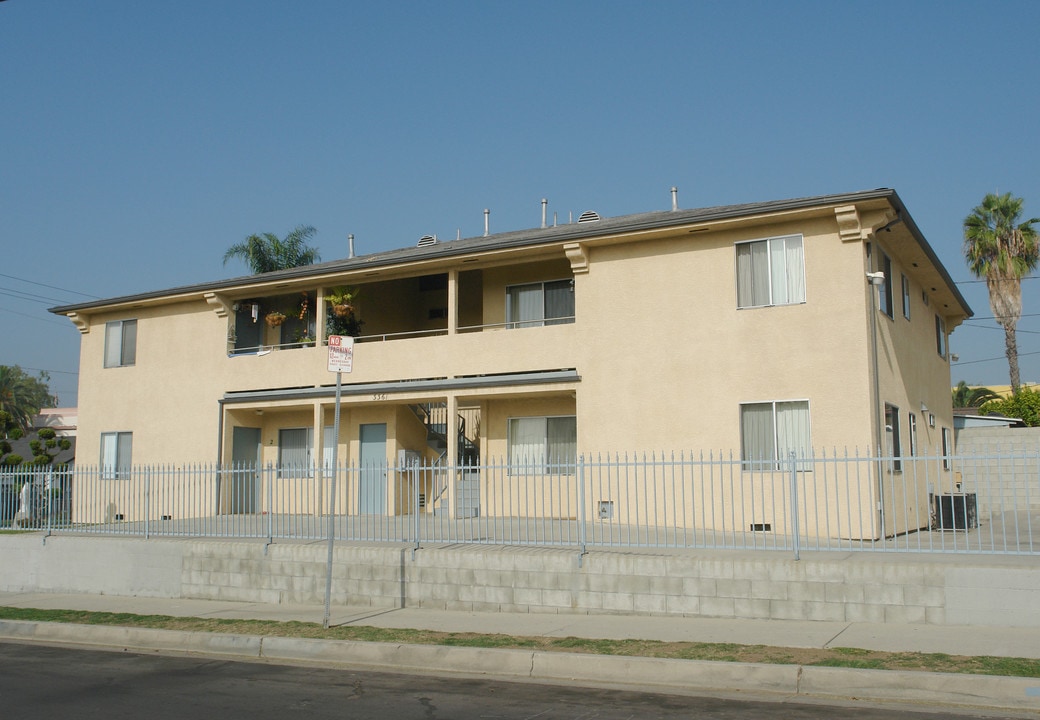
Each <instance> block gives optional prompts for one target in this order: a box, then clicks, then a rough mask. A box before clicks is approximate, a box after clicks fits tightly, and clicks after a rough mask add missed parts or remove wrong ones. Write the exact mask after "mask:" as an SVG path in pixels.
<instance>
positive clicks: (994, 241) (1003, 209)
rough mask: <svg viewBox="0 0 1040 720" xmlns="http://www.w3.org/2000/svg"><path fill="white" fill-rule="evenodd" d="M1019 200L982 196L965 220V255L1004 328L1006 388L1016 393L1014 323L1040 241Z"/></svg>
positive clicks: (1008, 195)
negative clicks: (1023, 218)
mask: <svg viewBox="0 0 1040 720" xmlns="http://www.w3.org/2000/svg"><path fill="white" fill-rule="evenodd" d="M1022 202H1023V201H1022V198H1016V197H1012V196H1011V193H1004V194H1003V195H994V194H992V193H991V194H989V195H986V197H984V198H983V199H982V204H981V205H979V206H978V207H976V208H975V209H974V210H972V211H971V215H969V216H968V217H966V218H964V257H965V259H967V261H968V269H969V270H970V271H971V273H972V275H974V276H975V277H977V278H985V280H986V287H987V288H988V289H989V305H990V308H992V310H993V315H994V316H995V317H996V320H997V322H998V323H1000V325H1001V326H1003V328H1004V345H1005V353H1006V355H1007V359H1008V368H1009V370H1010V372H1011V392H1012V393H1013V394H1017V393H1018V388H1019V386H1020V385H1021V382H1020V380H1019V374H1018V343H1017V341H1016V339H1015V326H1016V325H1018V319H1019V318H1020V317H1021V316H1022V278H1023V277H1025V276H1026V275H1028V274H1029V273H1030V272H1031V271H1033V270H1034V269H1036V265H1037V261H1038V259H1040V244H1038V241H1037V231H1036V228H1035V227H1033V223H1038V222H1040V218H1031V219H1029V220H1026V221H1025V222H1021V221H1020V218H1021V216H1022Z"/></svg>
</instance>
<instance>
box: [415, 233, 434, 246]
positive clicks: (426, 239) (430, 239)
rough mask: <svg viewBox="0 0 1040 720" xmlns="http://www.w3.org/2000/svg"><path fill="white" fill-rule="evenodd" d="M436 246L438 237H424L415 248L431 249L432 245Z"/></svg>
mask: <svg viewBox="0 0 1040 720" xmlns="http://www.w3.org/2000/svg"><path fill="white" fill-rule="evenodd" d="M436 244H437V236H436V235H423V236H422V237H421V238H419V242H418V244H416V246H415V247H429V246H430V245H436Z"/></svg>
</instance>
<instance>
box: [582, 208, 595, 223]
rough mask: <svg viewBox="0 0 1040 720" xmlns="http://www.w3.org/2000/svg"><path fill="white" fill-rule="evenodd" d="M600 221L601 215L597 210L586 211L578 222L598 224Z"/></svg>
mask: <svg viewBox="0 0 1040 720" xmlns="http://www.w3.org/2000/svg"><path fill="white" fill-rule="evenodd" d="M599 219H600V217H599V213H598V212H596V211H595V210H586V211H585V212H583V213H582V214H581V215H579V216H578V222H596V221H597V220H599Z"/></svg>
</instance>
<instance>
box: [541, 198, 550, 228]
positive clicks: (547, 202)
mask: <svg viewBox="0 0 1040 720" xmlns="http://www.w3.org/2000/svg"><path fill="white" fill-rule="evenodd" d="M548 204H549V201H548V200H547V199H545V198H542V227H543V228H544V227H545V226H546V225H545V207H546V205H548Z"/></svg>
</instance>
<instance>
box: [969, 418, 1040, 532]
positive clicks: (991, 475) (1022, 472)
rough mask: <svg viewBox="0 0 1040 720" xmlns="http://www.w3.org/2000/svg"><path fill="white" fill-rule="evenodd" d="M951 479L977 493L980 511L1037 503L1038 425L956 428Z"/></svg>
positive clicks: (1039, 497)
mask: <svg viewBox="0 0 1040 720" xmlns="http://www.w3.org/2000/svg"><path fill="white" fill-rule="evenodd" d="M957 453H958V457H957V461H958V462H956V463H955V468H954V469H955V480H958V481H959V482H961V483H962V488H961V489H963V490H965V491H967V492H976V493H978V495H979V500H978V502H979V511H980V512H1001V511H1004V510H1010V509H1015V508H1017V509H1020V510H1029V509H1035V508H1037V507H1040V427H1028V428H1009V427H976V428H964V429H963V430H959V431H957Z"/></svg>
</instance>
